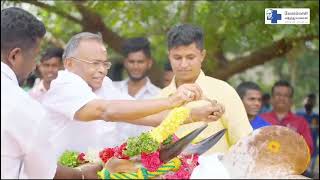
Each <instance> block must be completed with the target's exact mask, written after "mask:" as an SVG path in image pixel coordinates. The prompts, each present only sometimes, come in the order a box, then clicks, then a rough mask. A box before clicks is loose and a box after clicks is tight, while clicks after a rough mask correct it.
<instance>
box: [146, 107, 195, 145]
mask: <svg viewBox="0 0 320 180" xmlns="http://www.w3.org/2000/svg"><path fill="white" fill-rule="evenodd" d="M189 114H190V110H189V109H188V108H185V107H178V108H174V109H173V110H172V111H170V113H169V115H168V116H167V117H166V118H165V119H164V120H163V121H162V122H161V124H160V125H159V126H158V127H156V128H154V129H153V130H152V131H151V132H150V135H151V137H153V138H154V139H155V140H156V141H157V142H159V143H162V142H163V141H164V140H165V139H167V138H168V137H169V136H170V135H172V134H174V132H176V130H177V129H178V128H179V127H180V125H181V124H183V122H184V121H185V120H186V119H187V118H188V117H189Z"/></svg>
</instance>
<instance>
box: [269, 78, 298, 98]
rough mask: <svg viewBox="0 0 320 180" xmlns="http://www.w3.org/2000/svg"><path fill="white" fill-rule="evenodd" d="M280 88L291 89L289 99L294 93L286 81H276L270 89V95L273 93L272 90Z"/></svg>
mask: <svg viewBox="0 0 320 180" xmlns="http://www.w3.org/2000/svg"><path fill="white" fill-rule="evenodd" d="M280 86H284V87H288V88H290V89H291V95H290V97H293V92H294V90H293V87H292V86H291V84H290V83H289V82H288V81H286V80H279V81H277V82H276V83H274V85H273V86H272V88H271V93H272V95H273V93H274V89H275V88H276V87H280Z"/></svg>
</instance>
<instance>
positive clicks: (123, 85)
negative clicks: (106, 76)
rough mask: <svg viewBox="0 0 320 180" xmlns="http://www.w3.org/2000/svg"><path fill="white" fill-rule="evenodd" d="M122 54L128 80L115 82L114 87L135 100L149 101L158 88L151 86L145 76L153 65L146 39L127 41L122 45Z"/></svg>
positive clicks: (138, 38)
mask: <svg viewBox="0 0 320 180" xmlns="http://www.w3.org/2000/svg"><path fill="white" fill-rule="evenodd" d="M123 53H124V56H125V59H124V62H123V64H124V67H125V69H126V71H127V73H128V76H129V78H127V79H125V80H123V81H115V82H114V85H115V87H116V88H118V89H119V90H120V92H122V93H125V94H128V95H130V96H132V97H134V98H135V99H150V98H151V97H154V96H156V95H158V93H159V92H160V88H158V87H157V86H155V85H154V84H152V83H151V81H150V79H149V78H148V76H147V74H148V72H149V70H150V69H151V67H152V63H153V59H152V57H151V52H150V43H149V41H148V39H147V38H143V37H137V38H130V39H128V40H127V41H126V42H125V43H124V45H123Z"/></svg>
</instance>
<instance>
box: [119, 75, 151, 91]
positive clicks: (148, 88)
mask: <svg viewBox="0 0 320 180" xmlns="http://www.w3.org/2000/svg"><path fill="white" fill-rule="evenodd" d="M146 80H147V82H146V84H145V85H144V88H145V91H150V89H151V88H152V84H151V81H150V79H149V77H146ZM128 83H129V78H127V79H125V80H123V81H122V83H121V88H125V89H128Z"/></svg>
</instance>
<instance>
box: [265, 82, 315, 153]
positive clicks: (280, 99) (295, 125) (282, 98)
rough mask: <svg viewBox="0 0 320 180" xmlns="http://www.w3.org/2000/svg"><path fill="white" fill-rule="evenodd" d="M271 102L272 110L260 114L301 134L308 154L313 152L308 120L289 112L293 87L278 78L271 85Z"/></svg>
mask: <svg viewBox="0 0 320 180" xmlns="http://www.w3.org/2000/svg"><path fill="white" fill-rule="evenodd" d="M271 93H272V96H271V104H272V107H273V109H272V111H271V112H267V113H263V114H261V115H260V116H261V117H262V118H263V119H265V120H266V121H267V122H269V123H270V124H272V125H280V126H286V127H288V128H291V129H292V130H294V131H296V132H297V133H299V134H301V135H302V136H303V137H304V139H305V141H306V142H307V144H308V146H309V149H310V154H312V152H313V142H312V136H311V131H310V127H309V125H308V122H307V121H306V120H305V119H304V118H303V117H300V116H297V115H295V114H293V113H292V112H291V110H290V109H291V105H292V97H293V87H292V86H291V85H290V84H289V82H287V81H283V80H280V81H278V82H276V83H275V84H274V85H273V87H272V92H271Z"/></svg>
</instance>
